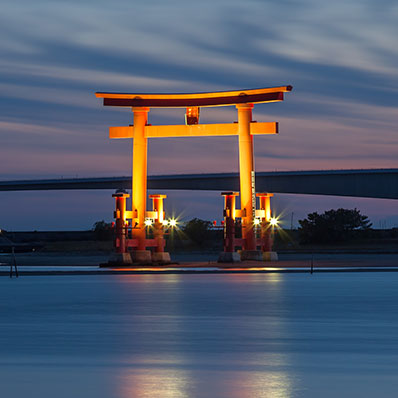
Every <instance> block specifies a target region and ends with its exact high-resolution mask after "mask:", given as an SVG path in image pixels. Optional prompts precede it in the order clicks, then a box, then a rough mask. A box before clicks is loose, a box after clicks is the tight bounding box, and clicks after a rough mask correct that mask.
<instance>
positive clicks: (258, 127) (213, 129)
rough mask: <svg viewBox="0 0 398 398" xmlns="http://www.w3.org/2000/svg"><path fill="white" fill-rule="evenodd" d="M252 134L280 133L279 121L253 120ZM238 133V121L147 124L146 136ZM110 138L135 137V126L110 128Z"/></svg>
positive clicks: (205, 135)
mask: <svg viewBox="0 0 398 398" xmlns="http://www.w3.org/2000/svg"><path fill="white" fill-rule="evenodd" d="M250 134H251V135H265V134H278V122H262V123H257V122H252V123H250ZM222 135H238V124H237V123H221V124H192V125H188V126H185V125H170V126H145V137H146V138H162V137H211V136H222ZM109 137H110V138H134V126H120V127H110V128H109Z"/></svg>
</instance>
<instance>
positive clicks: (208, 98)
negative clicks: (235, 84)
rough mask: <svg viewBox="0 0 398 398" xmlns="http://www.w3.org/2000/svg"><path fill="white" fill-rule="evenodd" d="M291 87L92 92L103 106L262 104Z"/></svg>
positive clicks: (277, 99) (274, 99) (175, 106)
mask: <svg viewBox="0 0 398 398" xmlns="http://www.w3.org/2000/svg"><path fill="white" fill-rule="evenodd" d="M292 88H293V87H292V86H279V87H268V88H259V89H249V90H236V91H216V92H210V93H191V94H133V93H107V92H97V93H95V95H96V97H97V98H103V100H104V106H120V107H152V108H186V107H191V106H199V107H210V106H231V105H236V104H244V103H252V104H254V103H264V102H277V101H283V93H285V92H289V91H291V90H292Z"/></svg>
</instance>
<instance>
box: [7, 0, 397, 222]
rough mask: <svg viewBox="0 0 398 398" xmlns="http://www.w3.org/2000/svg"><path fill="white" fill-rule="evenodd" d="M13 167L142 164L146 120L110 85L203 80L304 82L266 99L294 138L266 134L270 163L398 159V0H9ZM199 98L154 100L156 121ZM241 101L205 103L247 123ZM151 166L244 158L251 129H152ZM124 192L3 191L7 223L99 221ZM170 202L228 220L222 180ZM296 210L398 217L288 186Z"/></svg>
mask: <svg viewBox="0 0 398 398" xmlns="http://www.w3.org/2000/svg"><path fill="white" fill-rule="evenodd" d="M0 5H1V10H2V12H1V14H0V54H1V57H0V180H10V179H30V178H62V177H76V176H77V177H95V176H121V175H131V157H132V154H131V150H132V143H131V140H110V139H109V138H108V127H109V126H117V125H120V126H123V125H128V124H131V123H132V113H131V110H129V109H127V108H126V109H118V108H108V107H106V108H105V107H103V106H102V101H101V100H99V99H97V98H95V95H94V93H95V92H96V91H114V92H137V93H140V92H197V91H216V90H239V89H244V88H259V87H272V86H281V85H288V84H291V85H292V86H293V87H294V88H293V91H292V92H291V93H286V95H285V101H283V102H280V103H272V104H259V105H256V106H255V108H254V111H253V118H254V120H257V121H278V122H279V130H280V133H279V135H273V136H257V137H255V167H256V170H257V171H274V170H278V171H282V170H327V169H359V168H397V167H398V156H397V154H398V134H397V126H398V112H397V106H398V46H397V45H396V41H397V37H398V3H397V2H396V1H390V0H378V1H374V0H368V1H367V0H353V1H346V0H345V1H343V0H336V1H333V2H330V1H324V0H300V1H294V0H286V1H285V0H280V1H278V2H275V1H265V0H261V1H256V0H246V1H244V2H242V1H234V0H228V1H224V0H220V1H214V0H213V1H209V0H202V1H200V2H191V1H186V0H185V1H183V0H172V1H160V0H159V1H151V0H147V1H146V2H142V1H140V2H139V1H132V0H130V1H121V0H116V1H112V2H110V1H103V0H96V1H90V0H79V1H75V0H68V1H54V0H52V1H45V0H37V1H35V2H32V1H30V0H29V1H28V0H18V1H5V0H0ZM183 115H184V110H160V109H153V110H151V112H150V113H149V122H150V123H152V124H180V123H183V121H184V119H183ZM236 119H237V112H236V109H235V108H234V107H226V108H209V109H207V108H206V109H202V111H201V122H203V123H206V122H207V123H214V122H220V123H222V122H225V123H228V122H232V121H234V120H236ZM148 154H149V162H148V172H149V174H169V173H170V174H171V173H202V172H203V173H207V172H209V173H214V172H232V171H238V146H237V138H236V137H210V138H184V139H171V138H170V139H151V140H150V142H149V152H148ZM111 193H112V192H111V191H91V192H90V191H53V192H22V193H21V192H1V193H0V228H3V229H9V230H34V229H37V230H62V229H87V228H91V226H92V225H93V223H94V222H95V221H98V220H102V219H104V220H106V221H111V217H112V213H113V206H114V203H113V199H112V197H111ZM167 194H168V198H167V199H166V203H165V204H166V210H167V211H169V212H170V213H171V212H174V213H175V214H177V215H182V217H183V218H185V219H189V218H192V217H200V218H203V219H218V220H220V219H221V217H222V206H223V203H222V198H221V196H220V195H219V193H217V192H188V191H185V192H184V191H168V192H167ZM273 206H274V209H275V212H283V213H284V214H286V215H287V216H286V217H287V218H286V223H287V224H289V225H290V223H291V213H293V224H294V225H296V226H297V220H298V219H300V218H304V217H305V216H306V215H307V214H308V213H309V212H312V211H318V212H322V211H324V210H328V209H331V208H338V207H344V208H355V207H356V208H358V209H360V210H361V212H362V213H363V214H366V215H368V216H369V217H370V218H371V220H372V221H373V223H374V226H375V227H379V226H381V225H386V226H387V227H392V226H398V201H394V200H383V199H363V198H342V197H326V196H323V197H322V196H308V195H281V194H279V195H275V198H274V201H273Z"/></svg>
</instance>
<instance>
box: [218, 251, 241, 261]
mask: <svg viewBox="0 0 398 398" xmlns="http://www.w3.org/2000/svg"><path fill="white" fill-rule="evenodd" d="M217 262H218V263H240V262H241V259H240V254H239V253H237V252H221V253H220V254H219V256H218V260H217Z"/></svg>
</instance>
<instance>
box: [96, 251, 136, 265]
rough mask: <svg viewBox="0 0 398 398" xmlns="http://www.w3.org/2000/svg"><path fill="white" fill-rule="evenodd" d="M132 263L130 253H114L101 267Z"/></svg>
mask: <svg viewBox="0 0 398 398" xmlns="http://www.w3.org/2000/svg"><path fill="white" fill-rule="evenodd" d="M131 264H132V260H131V256H130V253H114V254H112V256H111V257H110V258H109V261H108V262H107V263H105V264H100V267H123V266H129V265H131Z"/></svg>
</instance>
